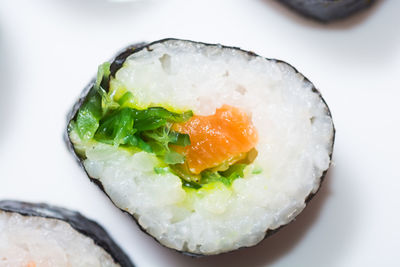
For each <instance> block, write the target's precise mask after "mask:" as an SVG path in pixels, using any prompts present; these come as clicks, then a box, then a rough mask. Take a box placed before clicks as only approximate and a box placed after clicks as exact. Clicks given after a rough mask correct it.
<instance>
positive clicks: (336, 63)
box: [0, 0, 400, 267]
mask: <svg viewBox="0 0 400 267" xmlns="http://www.w3.org/2000/svg"><path fill="white" fill-rule="evenodd" d="M399 11H400V1H395V0H386V1H378V3H377V4H376V5H375V6H374V7H373V8H372V9H370V10H369V11H367V12H364V13H362V14H360V15H357V16H355V17H354V18H351V19H350V20H346V21H343V22H339V23H334V24H330V25H321V24H318V23H315V22H313V21H309V20H307V19H303V18H302V17H299V16H297V15H296V14H294V13H292V12H291V11H289V10H287V9H286V8H285V7H282V6H281V5H280V4H278V3H276V2H275V1H268V0H264V1H263V0H246V1H218V0H215V1H205V0H202V1H172V0H171V1H155V0H153V1H144V0H143V1H137V2H129V3H127V2H119V3H112V2H107V1H105V0H104V1H101V0H98V1H95V0H92V1H89V0H86V1H85V0H81V1H79V0H53V1H50V0H36V1H28V0H26V1H15V0H2V1H1V2H0V127H1V128H0V148H1V149H0V167H1V174H0V179H1V184H0V199H18V200H25V201H34V202H38V201H41V202H48V203H51V204H55V205H61V206H64V207H67V208H71V209H75V210H79V211H80V212H82V213H83V214H85V215H86V216H88V217H89V218H92V219H95V220H96V221H98V222H99V223H101V224H102V225H103V226H104V227H105V228H106V229H107V230H108V231H109V233H110V234H111V235H112V236H113V237H114V238H115V239H116V241H117V242H118V243H119V244H120V245H121V246H122V247H123V248H124V250H125V251H126V252H127V253H128V254H129V255H130V257H131V258H132V260H133V261H134V262H135V263H136V264H137V265H138V266H139V267H146V266H151V267H152V266H195V267H197V266H231V267H235V266H360V267H365V266H399V265H398V264H399V251H400V227H399V226H400V215H399V212H400V197H399V196H400V175H399V170H398V167H399V165H400V164H399V154H398V153H399V151H400V141H399V140H400V118H399V116H400V29H399V28H400V15H399ZM166 37H176V38H185V39H193V40H197V41H203V42H212V43H222V44H225V45H232V46H239V47H242V48H243V49H247V50H252V51H254V52H256V53H258V54H260V55H263V56H266V57H272V58H279V59H282V60H285V61H287V62H289V63H291V64H292V65H294V66H295V67H296V68H298V69H299V70H300V71H301V72H302V73H303V74H304V75H305V76H307V77H308V78H309V79H310V80H311V81H312V82H313V83H314V84H315V85H316V86H317V88H319V89H320V90H321V92H322V94H323V96H324V98H325V100H326V101H327V103H328V105H329V107H330V108H331V111H332V114H333V119H334V122H335V126H336V129H337V135H336V143H335V150H334V166H332V168H331V169H330V172H329V175H328V176H327V178H326V180H325V182H324V184H323V186H322V189H321V191H320V192H319V194H318V195H317V196H316V197H315V198H314V200H313V201H312V202H311V203H310V204H309V205H308V207H307V208H306V209H305V211H304V212H303V213H302V214H300V215H299V216H298V218H297V220H296V221H295V222H293V223H291V224H290V225H289V226H287V227H286V228H284V229H282V230H281V231H280V232H278V233H277V234H276V235H274V236H272V237H270V238H268V239H267V240H265V241H264V242H262V243H261V244H260V245H258V246H256V247H253V248H247V249H242V250H239V251H236V252H234V253H230V254H225V255H221V256H214V257H208V258H207V257H206V258H201V259H192V258H189V257H186V256H183V255H181V254H178V253H176V252H174V251H172V250H169V249H166V248H164V247H162V246H160V245H159V244H158V243H156V242H155V241H154V240H153V239H152V238H151V237H149V236H147V235H146V234H144V233H142V232H141V231H140V230H139V229H138V227H137V226H136V224H135V223H134V222H133V221H132V220H131V219H130V218H129V217H128V216H127V215H125V214H123V213H122V212H120V211H119V210H118V209H117V208H115V207H114V206H113V205H112V204H111V202H110V201H109V200H108V199H107V197H106V196H105V195H103V193H102V192H101V191H100V190H99V189H98V188H97V187H96V186H95V185H94V184H93V183H91V182H90V181H89V179H87V178H86V176H85V174H84V172H83V171H82V170H81V169H80V167H79V166H78V164H77V163H76V162H75V160H74V158H73V157H72V155H71V154H70V153H69V152H68V151H67V149H66V146H65V144H64V142H63V131H64V129H65V126H66V114H67V112H68V110H69V109H70V108H71V106H72V105H73V103H74V101H75V100H76V99H77V97H78V95H79V94H80V91H81V90H82V89H83V87H84V86H85V85H86V84H87V82H88V81H89V80H90V79H91V78H92V77H93V76H94V74H95V72H96V70H97V66H98V65H99V64H100V63H102V62H103V61H105V60H108V59H109V58H111V57H112V56H113V55H114V53H115V52H116V51H118V50H119V49H121V48H123V47H124V46H126V45H128V44H131V43H135V42H139V41H154V40H157V39H161V38H166ZM0 234H1V233H0Z"/></svg>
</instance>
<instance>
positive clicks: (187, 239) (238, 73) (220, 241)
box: [69, 39, 334, 255]
mask: <svg viewBox="0 0 400 267" xmlns="http://www.w3.org/2000/svg"><path fill="white" fill-rule="evenodd" d="M126 91H129V92H131V93H132V95H133V100H132V103H133V104H134V105H135V107H136V108H138V109H146V108H148V107H164V108H166V109H168V110H170V111H174V112H181V111H186V110H191V111H192V112H193V114H195V115H196V116H207V115H212V114H215V112H216V110H217V109H218V108H220V107H221V106H223V105H229V106H232V107H236V108H239V109H240V110H242V111H244V112H245V113H246V114H247V116H248V117H249V118H250V120H251V122H252V124H253V125H254V127H255V128H256V130H257V133H258V142H257V144H256V146H255V149H256V150H257V152H258V153H257V157H256V158H255V159H254V160H253V161H252V162H251V163H249V164H248V165H247V166H246V167H245V169H244V171H243V173H244V177H243V178H238V179H235V180H234V181H233V182H232V184H231V185H229V186H228V185H226V184H224V183H221V182H214V183H208V184H205V185H203V186H202V187H201V188H199V189H193V188H188V187H185V186H183V183H182V179H181V178H180V177H178V176H177V175H176V174H175V173H173V172H170V171H168V170H166V171H163V172H161V173H160V172H155V167H157V166H159V164H160V159H159V158H157V156H156V155H154V154H152V153H147V152H145V151H137V152H136V153H132V152H131V151H128V150H126V149H123V148H121V147H118V146H115V145H110V144H105V143H101V142H97V141H96V140H93V139H91V140H83V139H82V138H81V137H80V136H79V134H78V133H77V130H76V129H75V128H73V127H72V128H70V131H69V138H70V140H71V142H72V144H73V146H74V149H75V151H76V152H77V153H78V154H79V155H81V156H80V158H81V159H82V160H83V165H84V167H85V170H86V172H87V173H88V175H89V176H90V177H91V178H92V179H95V180H96V181H98V182H100V183H101V185H102V187H103V189H104V190H105V192H106V193H107V195H108V196H109V197H110V199H111V200H112V201H113V203H114V204H115V205H116V206H117V207H118V208H120V209H122V210H124V211H127V212H128V213H130V214H131V215H132V216H134V217H135V218H136V220H137V221H138V223H139V224H140V226H141V227H142V228H143V229H144V230H145V231H147V232H148V233H149V234H150V235H152V236H153V237H154V238H155V239H157V240H158V241H159V242H160V243H161V244H163V245H165V246H167V247H169V248H172V249H175V250H179V251H183V252H189V253H193V254H201V255H212V254H219V253H222V252H228V251H232V250H235V249H237V248H240V247H248V246H253V245H255V244H257V243H258V242H260V241H261V240H262V239H263V238H264V237H265V236H266V234H267V232H269V231H271V230H275V229H278V228H279V227H280V226H283V225H285V224H287V223H289V222H290V221H292V220H293V219H294V218H295V217H296V216H297V215H298V214H299V213H300V212H301V211H302V210H303V209H304V208H305V206H306V201H307V200H308V198H309V197H310V196H311V195H313V194H315V193H316V192H317V190H318V189H319V186H320V183H321V179H322V177H323V175H324V174H325V173H326V171H327V169H328V168H329V166H330V160H331V153H332V149H333V139H334V127H333V122H332V118H331V115H330V112H329V109H328V107H327V105H326V103H325V102H324V100H323V99H322V97H321V95H320V94H319V92H318V91H317V90H316V89H315V87H314V86H313V84H312V83H310V82H309V81H308V80H307V79H306V78H305V77H304V76H303V75H302V74H300V73H299V72H297V71H296V70H295V69H294V68H293V67H291V66H290V65H288V64H287V63H285V62H282V61H278V60H271V59H266V58H263V57H260V56H257V55H255V54H253V53H250V52H246V51H243V50H240V49H237V48H231V47H224V46H221V45H207V44H203V43H196V42H191V41H184V40H176V39H167V40H162V41H159V42H155V43H152V44H150V45H148V46H146V47H144V48H142V49H138V50H136V51H134V52H132V53H131V55H129V56H128V57H127V58H126V60H125V61H124V63H123V65H122V67H121V68H119V69H118V70H116V71H115V74H114V75H113V76H112V77H111V80H110V88H109V92H108V93H109V95H110V96H111V97H117V96H118V95H121V92H126Z"/></svg>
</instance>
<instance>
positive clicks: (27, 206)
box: [0, 200, 135, 267]
mask: <svg viewBox="0 0 400 267" xmlns="http://www.w3.org/2000/svg"><path fill="white" fill-rule="evenodd" d="M0 210H2V211H5V212H12V213H19V214H21V215H23V216H36V217H43V218H49V219H57V220H61V221H64V222H66V223H68V224H69V225H71V227H72V228H74V229H75V230H76V231H78V232H80V233H81V234H83V235H85V236H87V237H89V238H91V239H92V240H93V241H94V242H95V244H96V245H98V246H100V247H102V248H103V249H104V250H105V251H107V252H108V253H109V254H110V255H111V257H112V258H113V259H114V261H115V262H116V263H118V264H120V265H121V267H134V266H135V265H134V264H133V263H132V262H131V260H130V259H129V257H128V256H127V255H126V254H125V253H124V252H123V251H122V249H121V248H120V247H119V246H118V245H117V244H116V243H115V242H114V240H113V239H112V238H111V237H110V235H109V234H108V233H107V232H106V231H105V230H104V228H103V227H101V226H100V225H99V224H98V223H96V222H95V221H92V220H89V219H88V218H86V217H84V216H83V215H81V214H80V213H79V212H76V211H71V210H68V209H65V208H60V207H55V206H51V205H48V204H45V203H27V202H20V201H13V200H3V201H0Z"/></svg>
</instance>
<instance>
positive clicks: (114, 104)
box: [69, 62, 248, 189]
mask: <svg viewBox="0 0 400 267" xmlns="http://www.w3.org/2000/svg"><path fill="white" fill-rule="evenodd" d="M110 79H111V77H110V64H109V63H108V62H106V63H104V64H102V65H100V66H99V69H98V74H97V78H96V81H95V82H94V85H93V87H92V88H91V89H90V91H89V93H88V95H87V97H86V99H85V101H84V102H83V104H82V106H81V107H80V108H79V110H78V112H77V114H76V117H75V118H74V120H73V121H71V123H70V126H69V131H72V130H75V131H76V133H77V134H78V136H79V138H80V139H81V140H82V141H84V142H87V141H89V140H95V141H97V142H101V143H105V144H109V145H112V146H116V147H123V148H126V149H131V150H132V151H133V152H137V151H145V152H147V153H153V154H155V155H156V156H157V157H158V158H159V159H160V161H161V162H162V163H163V166H162V167H156V168H154V171H155V173H156V174H163V173H165V172H170V173H173V174H175V175H177V176H179V177H180V178H181V180H182V186H184V187H188V188H193V189H199V188H201V187H202V186H203V185H205V184H209V183H213V182H222V183H223V184H225V185H226V186H230V185H231V184H232V182H233V181H234V180H235V179H237V178H240V177H244V174H243V170H244V168H245V167H246V166H247V165H248V164H246V163H243V162H240V163H235V164H232V165H230V166H228V168H225V170H223V171H221V170H218V169H207V170H204V171H202V172H201V173H200V174H199V175H194V174H192V173H190V171H189V170H187V168H184V167H183V166H185V164H184V162H185V156H184V155H183V154H180V153H178V152H176V151H174V149H173V148H172V147H173V146H182V147H185V146H188V145H190V137H189V135H187V134H182V133H179V132H176V131H174V130H172V125H173V123H179V122H185V121H187V120H189V119H190V118H191V117H192V116H193V112H192V111H190V110H189V111H184V112H179V113H178V112H171V111H169V110H167V109H165V108H163V107H149V108H147V109H136V108H132V107H131V103H132V102H134V100H133V95H132V93H131V92H125V93H124V94H123V95H122V96H121V97H119V99H117V100H115V99H113V97H112V96H110V94H108V93H107V90H108V88H109V82H110Z"/></svg>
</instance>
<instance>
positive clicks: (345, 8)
mask: <svg viewBox="0 0 400 267" xmlns="http://www.w3.org/2000/svg"><path fill="white" fill-rule="evenodd" d="M279 1H280V2H282V3H284V4H285V5H287V6H288V7H290V8H291V9H293V10H295V11H297V12H299V13H300V14H302V15H303V16H306V17H310V18H313V19H316V20H318V21H321V22H330V21H334V20H338V19H342V18H346V17H349V16H350V15H352V14H354V13H356V12H359V11H361V10H363V9H365V8H367V7H369V6H371V5H372V4H373V2H374V1H375V0H279Z"/></svg>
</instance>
